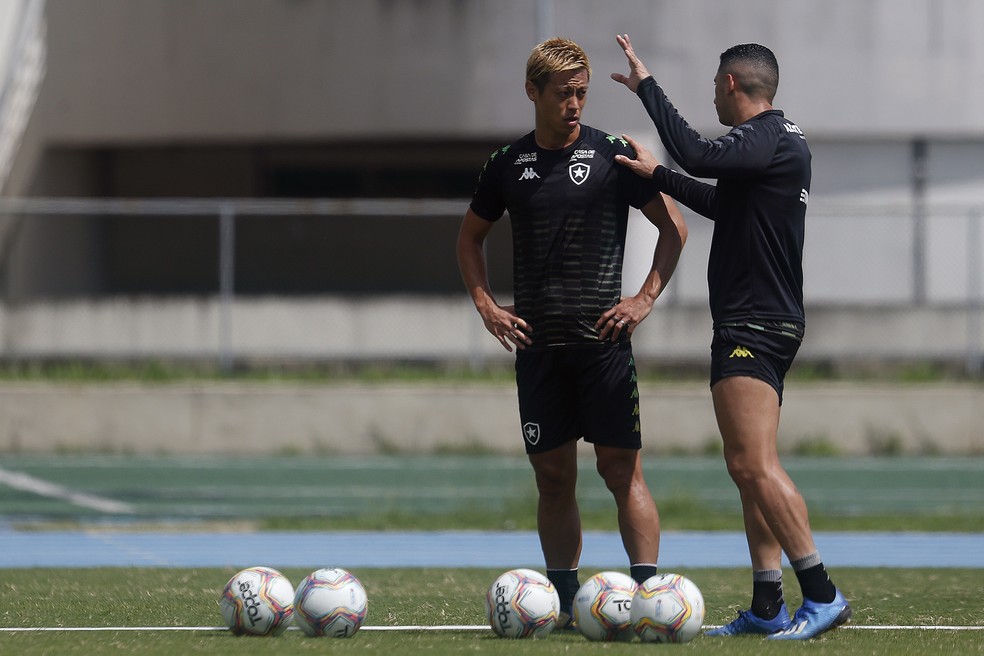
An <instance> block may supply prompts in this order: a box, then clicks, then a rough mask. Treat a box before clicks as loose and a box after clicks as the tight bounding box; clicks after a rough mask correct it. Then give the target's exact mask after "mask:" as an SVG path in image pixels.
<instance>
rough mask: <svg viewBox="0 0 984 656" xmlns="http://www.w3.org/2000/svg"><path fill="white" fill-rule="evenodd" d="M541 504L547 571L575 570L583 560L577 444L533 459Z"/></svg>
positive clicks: (538, 513)
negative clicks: (577, 494)
mask: <svg viewBox="0 0 984 656" xmlns="http://www.w3.org/2000/svg"><path fill="white" fill-rule="evenodd" d="M530 464H532V465H533V472H534V474H535V475H536V487H537V491H538V492H539V501H538V503H537V510H536V524H537V531H538V532H539V535H540V547H541V549H543V558H544V560H545V561H546V566H547V569H576V568H577V565H578V561H579V560H580V558H581V514H580V511H579V510H578V507H577V497H576V495H575V489H576V486H577V442H576V441H571V442H568V443H567V444H565V445H563V446H560V447H558V448H556V449H553V450H551V451H547V452H546V453H536V454H533V455H531V456H530Z"/></svg>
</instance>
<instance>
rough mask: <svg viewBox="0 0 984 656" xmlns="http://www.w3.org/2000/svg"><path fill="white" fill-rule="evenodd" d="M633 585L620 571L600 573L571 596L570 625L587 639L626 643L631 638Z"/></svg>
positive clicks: (632, 635)
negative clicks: (571, 611)
mask: <svg viewBox="0 0 984 656" xmlns="http://www.w3.org/2000/svg"><path fill="white" fill-rule="evenodd" d="M635 591H636V582H635V581H633V580H632V577H630V576H628V575H627V574H622V573H621V572H601V573H599V574H595V575H594V576H592V577H591V578H590V579H588V580H587V581H585V582H584V585H582V586H581V589H580V590H578V591H577V595H576V596H575V597H574V623H575V624H576V625H577V628H578V630H579V631H580V632H581V634H582V635H583V636H584V637H585V638H587V639H588V640H598V641H605V642H612V641H619V642H627V641H629V640H632V638H633V637H634V636H635V634H634V633H632V621H631V619H630V617H629V613H630V612H631V608H632V595H634V594H635Z"/></svg>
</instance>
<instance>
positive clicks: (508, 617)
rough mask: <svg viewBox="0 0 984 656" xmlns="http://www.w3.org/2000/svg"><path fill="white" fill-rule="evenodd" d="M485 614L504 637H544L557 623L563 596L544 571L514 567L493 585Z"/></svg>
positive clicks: (494, 629) (496, 632)
mask: <svg viewBox="0 0 984 656" xmlns="http://www.w3.org/2000/svg"><path fill="white" fill-rule="evenodd" d="M485 613H486V615H487V616H488V619H489V625H490V626H491V627H492V630H493V631H495V634H496V635H498V636H500V637H503V638H544V637H546V636H548V635H550V632H551V631H553V630H554V628H555V627H556V626H557V615H558V613H560V597H558V596H557V590H556V589H555V588H554V586H553V583H551V582H550V579H548V578H547V577H546V576H544V575H543V574H540V573H539V572H536V571H534V570H532V569H511V570H509V571H508V572H504V573H502V574H500V575H499V577H498V578H497V579H496V580H495V581H493V582H492V585H491V587H489V591H488V593H486V595H485Z"/></svg>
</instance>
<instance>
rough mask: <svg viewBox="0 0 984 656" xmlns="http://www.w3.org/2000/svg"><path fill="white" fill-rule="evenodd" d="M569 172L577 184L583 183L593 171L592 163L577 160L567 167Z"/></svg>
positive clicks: (572, 180)
mask: <svg viewBox="0 0 984 656" xmlns="http://www.w3.org/2000/svg"><path fill="white" fill-rule="evenodd" d="M567 173H568V174H569V175H570V176H571V182H573V183H574V184H576V185H580V184H583V183H584V181H585V180H587V179H588V174H589V173H591V165H590V164H585V163H584V162H575V163H574V164H571V165H570V166H568V167H567Z"/></svg>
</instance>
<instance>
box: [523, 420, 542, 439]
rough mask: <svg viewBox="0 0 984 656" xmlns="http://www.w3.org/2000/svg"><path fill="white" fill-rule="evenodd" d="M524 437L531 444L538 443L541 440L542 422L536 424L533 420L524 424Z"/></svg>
mask: <svg viewBox="0 0 984 656" xmlns="http://www.w3.org/2000/svg"><path fill="white" fill-rule="evenodd" d="M523 437H525V438H526V441H527V442H529V443H530V444H536V443H537V442H539V441H540V424H534V423H533V422H532V421H528V422H526V423H525V424H523Z"/></svg>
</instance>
